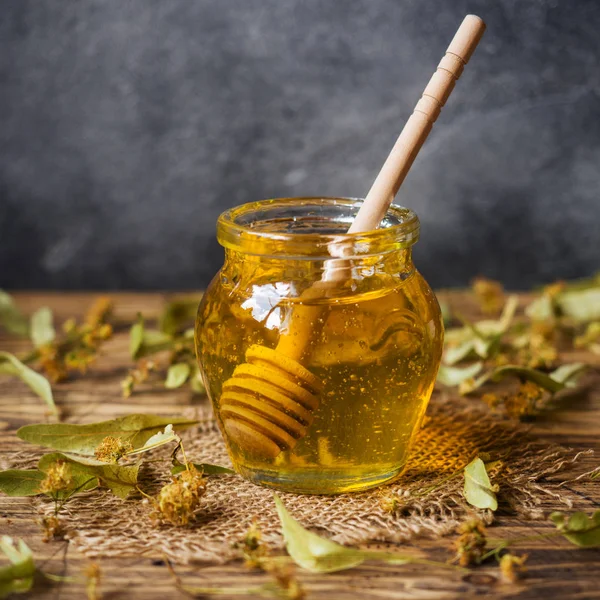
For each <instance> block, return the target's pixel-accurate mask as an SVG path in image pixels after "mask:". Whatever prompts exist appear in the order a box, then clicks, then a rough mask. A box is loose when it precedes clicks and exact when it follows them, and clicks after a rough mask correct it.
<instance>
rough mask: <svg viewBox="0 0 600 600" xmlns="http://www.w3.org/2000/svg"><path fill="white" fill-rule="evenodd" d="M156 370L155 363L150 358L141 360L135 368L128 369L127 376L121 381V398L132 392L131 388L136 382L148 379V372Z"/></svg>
mask: <svg viewBox="0 0 600 600" xmlns="http://www.w3.org/2000/svg"><path fill="white" fill-rule="evenodd" d="M155 370H156V363H155V362H154V361H152V360H141V361H140V362H139V363H138V365H137V367H136V368H135V369H130V370H129V373H128V374H127V377H125V379H123V381H121V389H122V390H123V398H129V397H130V396H131V394H132V393H133V388H134V387H135V386H136V385H137V384H138V383H143V382H144V381H146V380H147V379H148V377H149V376H150V373H152V371H155Z"/></svg>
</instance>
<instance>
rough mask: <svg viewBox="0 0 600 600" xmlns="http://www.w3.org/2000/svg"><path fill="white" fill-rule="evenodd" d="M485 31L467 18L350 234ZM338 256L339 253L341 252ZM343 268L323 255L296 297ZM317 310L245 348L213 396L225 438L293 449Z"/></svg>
mask: <svg viewBox="0 0 600 600" xmlns="http://www.w3.org/2000/svg"><path fill="white" fill-rule="evenodd" d="M484 31H485V23H484V22H483V21H482V20H481V19H480V18H479V17H476V16H474V15H467V16H466V17H465V19H464V20H463V22H462V24H461V26H460V27H459V29H458V31H457V32H456V34H455V36H454V38H453V40H452V42H451V43H450V46H448V50H446V54H445V55H444V57H443V58H442V60H441V61H440V64H439V65H438V67H437V70H436V72H435V73H434V74H433V76H432V77H431V79H430V81H429V83H428V84H427V87H426V88H425V90H424V92H423V95H422V96H421V99H420V100H419V101H418V102H417V105H416V106H415V109H414V111H413V113H412V115H411V116H410V118H409V119H408V121H407V122H406V125H405V126H404V129H403V130H402V132H401V133H400V136H399V137H398V140H397V141H396V143H395V144H394V147H393V148H392V151H391V152H390V154H389V156H388V157H387V159H386V161H385V163H384V164H383V167H382V168H381V171H380V172H379V174H378V175H377V178H376V179H375V181H374V183H373V185H372V186H371V189H370V190H369V193H368V194H367V197H366V198H365V201H364V202H363V204H362V206H361V207H360V210H359V211H358V213H357V215H356V217H355V219H354V221H353V223H352V225H351V226H350V228H349V230H348V233H362V232H367V231H372V230H374V229H377V228H378V227H379V224H380V223H381V221H382V219H383V218H384V217H385V215H386V213H387V211H388V208H389V206H390V204H391V203H392V200H393V199H394V197H395V196H396V194H397V192H398V189H399V188H400V185H401V184H402V182H403V181H404V178H405V177H406V175H407V173H408V171H409V169H410V167H411V165H412V163H413V161H414V160H415V157H416V156H417V154H418V152H419V150H420V149H421V146H422V145H423V143H424V142H425V140H426V139H427V136H428V135H429V132H430V131H431V129H432V127H433V124H434V123H435V121H436V119H437V118H438V116H439V114H440V111H441V108H442V106H444V104H445V103H446V101H447V100H448V97H449V96H450V93H451V92H452V90H453V89H454V84H455V82H456V80H457V79H458V78H459V77H460V75H461V73H462V71H463V68H464V66H465V65H466V64H467V62H468V61H469V59H470V58H471V55H472V54H473V52H474V50H475V48H476V46H477V44H478V43H479V40H480V39H481V36H482V35H483V32H484ZM331 250H332V253H333V254H334V256H337V255H338V254H336V253H335V247H332V248H331ZM339 256H342V257H343V256H344V253H343V251H342V252H341V253H340V254H339ZM348 268H349V267H348V263H347V261H346V260H344V259H343V258H333V259H329V260H328V261H326V266H325V270H324V274H323V277H322V278H321V280H320V281H318V282H316V283H315V284H313V285H312V286H311V287H310V288H308V289H307V290H306V291H305V292H303V294H302V295H301V299H302V300H304V301H305V300H310V299H311V298H319V297H322V295H323V293H324V292H326V291H327V290H328V289H332V288H333V287H335V286H337V285H339V284H340V283H341V282H342V281H344V280H345V279H346V278H347V276H348ZM321 310H322V308H321V307H319V306H315V305H312V306H311V305H303V306H299V307H296V308H295V309H294V310H293V311H292V316H291V319H290V325H289V328H288V330H287V332H286V333H285V334H284V335H282V336H281V337H280V339H279V343H278V345H277V348H276V349H275V350H273V349H271V348H267V347H265V346H260V345H254V346H251V347H250V348H249V349H248V350H247V352H246V362H245V363H244V364H241V365H239V366H238V367H236V369H235V370H234V372H233V375H232V376H231V378H230V379H229V380H227V381H226V382H225V383H224V384H223V391H222V394H221V398H220V402H219V411H220V415H221V419H222V421H223V427H224V428H225V431H226V433H227V435H228V436H229V439H230V440H231V441H233V442H235V443H236V444H237V445H238V446H240V447H241V448H242V449H243V450H245V451H246V452H248V453H251V454H253V455H255V456H259V457H263V458H275V457H276V456H277V455H278V454H279V453H280V452H282V451H284V450H290V449H291V448H293V447H294V446H295V444H296V442H297V441H298V440H299V439H301V438H302V437H304V436H305V435H306V433H307V430H308V428H309V427H310V425H311V424H312V421H313V413H314V411H315V410H316V409H317V407H318V406H319V395H320V392H321V389H322V388H321V382H320V381H319V379H318V378H317V377H316V376H315V375H313V374H312V373H311V372H310V371H309V370H308V369H306V368H305V367H304V366H302V364H301V362H300V360H301V359H302V357H303V354H304V353H305V350H306V348H307V346H308V343H309V341H310V337H311V334H312V333H313V332H314V323H315V322H316V321H317V318H318V315H319V313H320V312H321Z"/></svg>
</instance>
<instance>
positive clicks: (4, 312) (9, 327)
mask: <svg viewBox="0 0 600 600" xmlns="http://www.w3.org/2000/svg"><path fill="white" fill-rule="evenodd" d="M0 327H3V328H4V329H6V331H8V332H9V333H13V334H14V335H20V336H22V337H27V336H28V335H29V321H28V320H27V318H26V317H25V316H24V315H23V314H22V313H21V311H20V310H19V309H18V308H17V307H16V305H15V303H14V302H13V299H12V298H11V297H10V295H9V294H7V293H6V292H4V291H2V290H0Z"/></svg>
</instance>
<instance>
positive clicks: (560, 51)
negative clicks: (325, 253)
mask: <svg viewBox="0 0 600 600" xmlns="http://www.w3.org/2000/svg"><path fill="white" fill-rule="evenodd" d="M468 12H474V13H476V14H479V15H480V16H481V17H483V18H484V20H485V21H486V22H487V24H488V31H487V33H486V35H485V36H484V38H483V41H482V43H481V45H480V47H479V49H478V51H477V52H476V53H475V55H474V57H473V59H472V61H471V63H470V64H469V66H468V67H467V69H466V70H465V73H464V75H463V77H462V79H461V80H460V81H459V83H458V85H457V88H456V90H455V92H454V94H453V96H452V98H451V99H450V102H449V104H448V106H447V108H446V109H445V110H444V112H443V113H442V115H441V117H440V119H439V121H438V124H437V125H436V127H435V129H434V131H433V133H432V134H431V137H430V139H429V141H428V142H427V144H426V145H425V147H424V148H423V151H422V152H421V154H420V156H419V158H418V159H417V161H416V163H415V165H414V167H413V169H412V171H411V173H410V175H409V177H408V179H407V180H406V182H405V185H404V186H403V188H402V191H401V193H400V196H399V202H400V203H401V204H404V205H406V206H410V207H412V208H414V209H415V210H416V211H417V213H418V214H419V215H420V217H421V221H422V239H421V241H420V242H419V244H418V247H417V251H416V255H417V256H416V259H417V264H418V266H419V267H420V269H421V270H422V272H423V273H424V274H425V276H426V277H427V278H428V279H429V281H430V282H431V283H432V284H434V285H436V286H447V285H461V284H465V283H468V281H469V280H470V279H471V278H472V277H473V276H475V275H477V274H485V275H487V276H489V277H495V278H499V279H501V280H503V281H504V282H505V284H507V285H508V286H509V287H513V288H524V287H530V286H532V285H534V284H536V283H540V282H546V281H550V280H554V279H556V278H566V277H576V276H584V275H587V274H590V273H592V272H593V271H595V270H597V269H598V267H599V266H600V260H599V251H598V248H599V247H600V227H598V220H599V217H600V202H599V198H600V168H599V167H600V105H599V94H600V69H599V68H598V58H599V56H600V3H599V2H596V1H588V2H584V1H581V0H580V1H567V0H561V1H559V0H554V1H551V0H518V1H517V0H501V1H498V0H496V1H492V0H487V1H483V0H480V1H466V0H461V1H457V0H451V1H450V0H327V1H325V0H322V1H318V0H210V1H209V0H135V1H125V0H113V1H109V0H77V1H72V0H3V2H2V3H1V6H0V77H1V87H0V148H1V155H0V287H6V288H71V289H72V288H126V289H127V288H140V289H153V288H188V289H189V288H197V287H201V286H203V285H206V283H207V282H208V281H209V279H210V277H211V276H212V275H213V273H214V272H215V271H216V270H217V269H218V267H219V266H220V261H221V256H222V254H221V251H220V249H219V247H218V245H217V243H216V241H215V237H214V228H215V220H216V218H217V216H218V214H219V213H220V212H221V211H223V210H224V209H225V208H227V207H230V206H233V205H235V204H240V203H243V202H248V201H251V200H256V199H260V198H266V197H276V196H287V195H321V194H323V195H348V196H362V195H364V194H365V193H366V191H367V190H368V188H369V185H370V183H371V181H372V179H373V178H374V176H375V175H376V173H377V170H378V167H379V166H380V164H381V163H382V162H383V160H384V158H385V157H386V155H387V153H388V151H389V149H390V147H391V146H392V144H393V142H394V140H395V138H396V136H397V134H398V133H399V131H400V129H401V127H402V125H403V123H404V121H405V120H406V118H407V117H408V116H409V114H410V112H411V110H412V108H413V106H414V104H415V103H416V101H417V99H418V97H419V96H420V93H421V91H422V89H423V87H424V85H425V84H426V83H427V81H428V79H429V77H430V75H431V74H432V72H433V70H434V69H435V66H436V65H437V63H438V61H439V59H440V58H441V56H442V55H443V52H444V50H445V48H446V46H447V45H448V43H449V41H450V39H451V38H452V35H453V34H454V31H455V30H456V28H457V26H458V24H459V23H460V21H461V20H462V17H463V16H464V15H465V14H466V13H468Z"/></svg>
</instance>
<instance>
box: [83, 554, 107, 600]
mask: <svg viewBox="0 0 600 600" xmlns="http://www.w3.org/2000/svg"><path fill="white" fill-rule="evenodd" d="M83 574H84V575H85V578H86V584H85V591H86V594H87V597H88V600H100V598H101V597H102V595H101V594H100V592H99V590H98V587H99V586H100V576H101V571H100V567H99V566H98V565H97V564H96V563H90V564H89V565H88V566H87V567H86V568H85V570H84V572H83Z"/></svg>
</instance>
